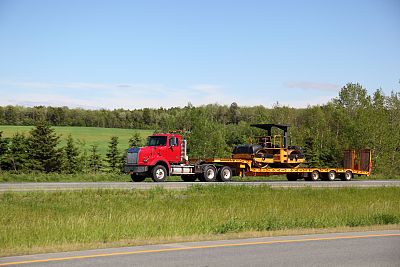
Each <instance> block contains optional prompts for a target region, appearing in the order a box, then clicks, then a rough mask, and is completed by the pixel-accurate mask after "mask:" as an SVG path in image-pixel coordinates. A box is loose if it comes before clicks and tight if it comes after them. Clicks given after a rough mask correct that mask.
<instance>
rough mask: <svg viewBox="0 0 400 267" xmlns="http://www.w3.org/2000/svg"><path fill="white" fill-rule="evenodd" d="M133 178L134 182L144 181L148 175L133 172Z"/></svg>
mask: <svg viewBox="0 0 400 267" xmlns="http://www.w3.org/2000/svg"><path fill="white" fill-rule="evenodd" d="M131 179H132V182H136V183H138V182H143V181H144V180H145V179H146V176H143V175H139V174H137V173H132V174H131Z"/></svg>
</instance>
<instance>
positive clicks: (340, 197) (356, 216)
mask: <svg viewBox="0 0 400 267" xmlns="http://www.w3.org/2000/svg"><path fill="white" fill-rule="evenodd" d="M399 196H400V188H368V189H356V188H342V189H318V190H313V189H311V188H305V189H271V188H269V187H252V186H211V187H202V186H194V187H191V188H189V189H187V190H182V191H174V190H163V189H161V188H156V189H153V190H148V191H140V190H86V191H74V192H24V193H22V192H7V193H2V194H0V203H1V205H0V213H1V214H2V216H1V217H0V254H1V255H6V254H16V253H30V252H35V251H38V250H39V251H40V248H47V249H49V248H51V249H50V250H57V249H74V248H76V247H96V246H98V244H107V243H110V242H120V243H119V244H121V245H128V244H138V243H143V242H145V243H152V242H158V241H159V240H173V239H176V238H180V237H196V236H202V237H203V238H204V237H207V236H208V237H213V236H215V235H220V234H226V233H240V232H246V231H270V230H282V229H304V228H330V227H342V226H350V227H355V226H368V225H386V224H399V223H400V197H399ZM45 250H46V249H45Z"/></svg>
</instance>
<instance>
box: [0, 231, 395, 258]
mask: <svg viewBox="0 0 400 267" xmlns="http://www.w3.org/2000/svg"><path fill="white" fill-rule="evenodd" d="M393 236H400V234H370V235H360V236H336V237H317V238H305V239H289V240H274V241H258V242H244V243H231V244H229V243H228V244H216V245H204V246H192V247H181V248H161V249H149V250H137V251H125V252H113V253H104V254H92V255H83V256H70V257H62V258H48V259H41V260H26V261H14V262H5V263H0V266H9V265H17V264H28V263H40V262H52V261H66V260H75V259H88V258H98V257H110V256H119V255H133V254H145V253H156V252H170V251H181V250H193V249H206V248H220V247H240V246H251V245H270V244H284V243H299V242H310V241H327V240H328V241H329V240H339V239H358V238H371V237H393Z"/></svg>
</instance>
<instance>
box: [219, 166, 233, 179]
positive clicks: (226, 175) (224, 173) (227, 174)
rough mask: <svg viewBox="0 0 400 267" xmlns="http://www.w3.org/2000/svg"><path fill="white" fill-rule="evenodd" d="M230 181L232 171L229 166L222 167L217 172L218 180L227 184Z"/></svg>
mask: <svg viewBox="0 0 400 267" xmlns="http://www.w3.org/2000/svg"><path fill="white" fill-rule="evenodd" d="M231 179H232V169H231V168H230V167H229V166H224V167H222V168H221V169H220V170H219V172H218V180H219V181H221V182H229V181H230V180H231Z"/></svg>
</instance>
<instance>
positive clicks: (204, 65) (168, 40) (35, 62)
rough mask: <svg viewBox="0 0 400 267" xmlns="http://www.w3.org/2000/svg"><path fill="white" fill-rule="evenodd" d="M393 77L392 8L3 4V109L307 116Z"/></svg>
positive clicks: (393, 2)
mask: <svg viewBox="0 0 400 267" xmlns="http://www.w3.org/2000/svg"><path fill="white" fill-rule="evenodd" d="M399 80H400V1H398V0H380V1H379V0H376V1H251V0H247V1H234V0H233V1H232V0H231V1H217V0H214V1H183V0H182V1H173V0H169V1H167V0H165V1H161V0H160V1H157V0H155V1H74V0H69V1H63V0H59V1H41V0H35V1H31V0H26V1H20V0H0V94H1V96H0V105H8V104H11V105H24V106H34V105H52V106H69V107H83V108H109V109H113V108H129V109H135V108H143V107H155V108H158V107H161V106H162V107H172V106H185V105H186V104H187V103H188V102H191V103H192V104H193V105H202V104H208V103H219V104H228V105H229V104H230V103H232V102H234V101H235V102H237V103H238V104H239V105H240V106H251V105H264V106H266V107H271V106H272V105H273V104H275V103H276V102H279V103H280V104H281V105H289V106H292V107H305V106H307V105H316V104H323V103H326V102H327V101H329V100H330V99H331V98H333V97H336V96H337V95H338V91H339V90H340V88H341V87H342V86H344V85H345V84H346V83H348V82H359V83H360V84H362V85H363V86H364V87H365V88H367V89H368V91H369V92H373V91H375V90H376V89H378V88H382V90H383V92H384V93H385V94H390V92H391V91H396V92H399V91H400V84H399Z"/></svg>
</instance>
